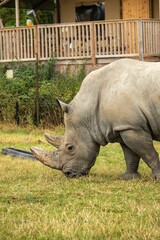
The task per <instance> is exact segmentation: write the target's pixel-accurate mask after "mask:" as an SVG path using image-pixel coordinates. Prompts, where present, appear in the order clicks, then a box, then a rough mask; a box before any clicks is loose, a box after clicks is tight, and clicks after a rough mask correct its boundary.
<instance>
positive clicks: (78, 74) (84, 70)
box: [0, 59, 101, 127]
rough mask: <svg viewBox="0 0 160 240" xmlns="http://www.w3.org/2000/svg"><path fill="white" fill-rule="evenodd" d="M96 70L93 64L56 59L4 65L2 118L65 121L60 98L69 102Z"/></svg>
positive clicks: (0, 96)
mask: <svg viewBox="0 0 160 240" xmlns="http://www.w3.org/2000/svg"><path fill="white" fill-rule="evenodd" d="M98 67H101V65H97V66H96V68H98ZM92 70H94V68H93V65H91V64H85V63H84V64H68V65H66V64H57V63H56V62H55V59H51V60H49V61H47V62H39V63H38V62H31V63H22V62H19V63H10V64H3V65H1V67H0V102H1V104H0V121H1V122H5V123H6V122H8V123H13V122H16V123H17V124H21V125H25V124H36V125H38V124H41V125H43V126H44V127H46V126H47V127H48V126H53V125H55V126H56V125H59V124H62V123H63V113H62V111H61V109H60V107H59V106H58V104H57V102H56V98H58V99H60V100H62V101H64V102H67V103H69V102H70V101H71V100H72V99H73V98H74V96H75V95H76V93H77V92H78V90H79V88H80V85H81V83H82V81H83V79H84V78H85V76H86V75H87V74H88V73H89V72H91V71H92Z"/></svg>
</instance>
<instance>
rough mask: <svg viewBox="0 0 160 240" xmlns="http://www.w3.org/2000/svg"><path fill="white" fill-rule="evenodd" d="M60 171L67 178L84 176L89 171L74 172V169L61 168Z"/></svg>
mask: <svg viewBox="0 0 160 240" xmlns="http://www.w3.org/2000/svg"><path fill="white" fill-rule="evenodd" d="M62 172H63V174H64V175H65V176H66V177H67V178H79V177H82V176H86V175H88V173H89V171H86V172H74V171H70V170H67V171H64V170H62Z"/></svg>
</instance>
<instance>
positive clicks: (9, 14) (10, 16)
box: [0, 8, 53, 27]
mask: <svg viewBox="0 0 160 240" xmlns="http://www.w3.org/2000/svg"><path fill="white" fill-rule="evenodd" d="M36 13H37V16H38V19H39V23H40V24H47V23H53V10H38V11H37V12H36ZM0 18H1V19H2V20H3V24H4V26H5V27H15V25H16V21H15V9H14V8H0ZM28 18H30V19H31V20H32V21H33V23H34V24H36V22H35V19H34V17H33V15H27V10H24V9H20V25H21V26H25V25H26V21H27V19H28Z"/></svg>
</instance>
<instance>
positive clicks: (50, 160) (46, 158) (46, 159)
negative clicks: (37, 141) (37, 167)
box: [31, 147, 62, 170]
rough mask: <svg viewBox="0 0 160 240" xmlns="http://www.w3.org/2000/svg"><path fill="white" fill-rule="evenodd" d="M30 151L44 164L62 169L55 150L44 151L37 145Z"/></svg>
mask: <svg viewBox="0 0 160 240" xmlns="http://www.w3.org/2000/svg"><path fill="white" fill-rule="evenodd" d="M31 152H32V153H33V154H34V155H35V157H36V158H37V159H38V160H39V161H40V162H41V163H43V164H44V165H46V166H48V167H50V168H54V169H57V170H61V169H62V166H61V163H60V161H59V157H58V153H57V152H51V151H45V150H42V149H41V148H37V147H32V148H31Z"/></svg>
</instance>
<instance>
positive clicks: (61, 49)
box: [0, 19, 160, 63]
mask: <svg viewBox="0 0 160 240" xmlns="http://www.w3.org/2000/svg"><path fill="white" fill-rule="evenodd" d="M36 55H37V56H38V59H39V60H48V59H49V58H51V57H56V59H57V60H63V59H64V60H67V59H69V60H70V59H92V62H93V63H95V62H96V59H98V58H110V57H112V58H113V57H133V56H137V57H139V58H140V59H141V60H142V59H143V57H144V56H153V55H156V56H157V55H160V20H152V19H149V20H142V19H140V20H114V21H100V22H85V23H84V22H83V23H73V24H52V25H38V26H33V27H20V28H0V62H10V61H16V60H17V61H28V60H35V59H36Z"/></svg>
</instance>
